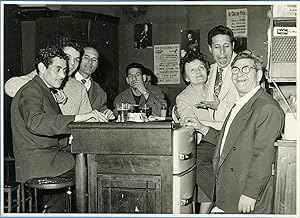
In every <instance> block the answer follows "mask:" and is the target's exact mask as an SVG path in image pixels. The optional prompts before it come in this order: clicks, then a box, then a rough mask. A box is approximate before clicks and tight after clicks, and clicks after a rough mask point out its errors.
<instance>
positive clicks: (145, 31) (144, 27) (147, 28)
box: [134, 23, 152, 49]
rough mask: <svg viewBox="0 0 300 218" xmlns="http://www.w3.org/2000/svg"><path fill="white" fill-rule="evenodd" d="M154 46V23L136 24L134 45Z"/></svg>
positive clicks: (140, 46)
mask: <svg viewBox="0 0 300 218" xmlns="http://www.w3.org/2000/svg"><path fill="white" fill-rule="evenodd" d="M151 46H152V24H151V23H142V24H135V25H134V47H135V48H138V49H142V48H148V47H151Z"/></svg>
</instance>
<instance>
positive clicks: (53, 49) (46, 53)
mask: <svg viewBox="0 0 300 218" xmlns="http://www.w3.org/2000/svg"><path fill="white" fill-rule="evenodd" d="M55 57H58V58H61V59H64V60H66V62H67V66H68V56H67V55H66V54H65V53H64V51H63V50H62V48H61V47H60V46H58V45H50V46H47V47H46V48H41V49H40V50H39V51H38V53H37V55H36V59H35V69H36V71H37V73H39V69H38V64H39V63H43V64H44V65H45V67H46V68H48V67H49V65H50V64H52V63H53V58H55Z"/></svg>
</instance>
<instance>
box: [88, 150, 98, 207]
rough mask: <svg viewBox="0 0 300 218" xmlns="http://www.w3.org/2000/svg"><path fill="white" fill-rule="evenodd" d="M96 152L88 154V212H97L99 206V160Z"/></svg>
mask: <svg viewBox="0 0 300 218" xmlns="http://www.w3.org/2000/svg"><path fill="white" fill-rule="evenodd" d="M96 156H97V155H95V154H88V155H87V165H88V195H89V196H88V199H89V203H88V212H89V213H97V208H98V202H97V199H98V192H97V191H95V190H97V186H98V184H97V182H98V180H97V162H96Z"/></svg>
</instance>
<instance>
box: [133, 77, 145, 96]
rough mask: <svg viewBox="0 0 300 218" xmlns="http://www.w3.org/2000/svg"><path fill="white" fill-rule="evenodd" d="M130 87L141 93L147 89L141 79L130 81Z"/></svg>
mask: <svg viewBox="0 0 300 218" xmlns="http://www.w3.org/2000/svg"><path fill="white" fill-rule="evenodd" d="M132 87H133V88H134V89H135V90H137V91H139V92H140V93H142V94H143V93H145V92H147V89H146V87H145V85H144V83H143V82H142V81H139V80H135V81H132Z"/></svg>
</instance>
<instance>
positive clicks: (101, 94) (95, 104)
mask: <svg viewBox="0 0 300 218" xmlns="http://www.w3.org/2000/svg"><path fill="white" fill-rule="evenodd" d="M83 50H84V52H83V56H82V60H81V63H80V67H79V70H78V72H77V73H76V74H75V79H76V80H78V81H80V82H82V84H83V85H84V86H85V88H86V90H87V92H88V96H89V100H90V103H91V106H92V108H93V110H98V111H100V112H102V113H104V114H105V115H106V118H107V119H110V120H111V119H114V118H115V116H114V114H113V112H112V111H111V110H110V109H108V108H107V106H106V102H107V94H106V92H105V91H104V90H103V89H102V88H101V86H100V85H99V84H98V83H96V82H95V81H94V80H93V79H92V74H93V73H94V72H95V71H96V69H97V68H98V66H99V53H98V51H97V50H96V49H95V48H93V47H85V48H83Z"/></svg>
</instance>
